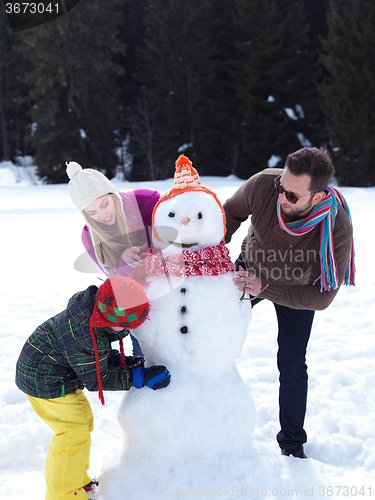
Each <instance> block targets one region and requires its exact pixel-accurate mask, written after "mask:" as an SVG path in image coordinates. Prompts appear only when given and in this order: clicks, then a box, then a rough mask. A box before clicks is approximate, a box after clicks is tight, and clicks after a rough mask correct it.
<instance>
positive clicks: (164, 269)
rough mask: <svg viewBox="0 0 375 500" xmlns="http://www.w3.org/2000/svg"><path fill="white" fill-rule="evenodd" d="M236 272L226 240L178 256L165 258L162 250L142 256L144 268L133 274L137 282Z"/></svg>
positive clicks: (157, 249) (154, 250) (158, 249)
mask: <svg viewBox="0 0 375 500" xmlns="http://www.w3.org/2000/svg"><path fill="white" fill-rule="evenodd" d="M229 271H234V264H233V263H232V261H231V260H230V257H229V250H228V249H227V247H226V246H225V243H224V240H222V241H221V243H220V244H219V245H213V246H209V247H205V248H202V249H200V250H196V251H190V250H183V251H182V252H179V253H178V254H174V255H170V256H169V257H163V256H162V253H161V250H160V248H154V249H152V251H151V252H144V253H143V254H142V268H141V269H138V270H137V271H136V272H134V273H132V277H133V278H134V279H136V280H137V281H142V277H144V276H145V275H148V276H157V275H158V274H169V275H170V276H181V277H190V276H217V275H219V274H226V273H228V272H229Z"/></svg>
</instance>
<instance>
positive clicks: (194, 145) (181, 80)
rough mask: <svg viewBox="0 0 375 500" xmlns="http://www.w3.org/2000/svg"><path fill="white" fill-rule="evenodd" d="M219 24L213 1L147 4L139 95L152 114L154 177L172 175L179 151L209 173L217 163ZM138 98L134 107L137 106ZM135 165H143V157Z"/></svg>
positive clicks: (173, 0) (168, 0)
mask: <svg viewBox="0 0 375 500" xmlns="http://www.w3.org/2000/svg"><path fill="white" fill-rule="evenodd" d="M217 23H218V21H217V12H215V1H214V0H203V1H202V0H188V1H187V0H155V1H152V2H150V1H146V2H145V26H146V33H145V40H144V47H143V48H142V50H141V51H140V55H139V61H140V69H139V82H140V92H139V99H142V98H144V97H146V99H147V102H148V109H152V113H153V129H152V142H153V144H154V145H155V147H154V149H153V155H154V161H153V164H154V175H155V176H156V178H163V177H167V176H171V175H173V172H174V163H175V161H176V159H177V157H178V155H179V154H180V153H181V152H183V153H184V154H187V155H188V156H191V157H192V158H191V159H192V160H193V161H194V162H195V163H196V164H197V165H198V164H199V169H200V173H201V174H206V173H208V172H209V169H210V168H212V165H214V164H215V151H214V145H215V143H216V144H217V143H218V141H217V140H215V139H216V137H215V132H216V131H215V129H214V127H213V121H214V119H213V116H212V115H213V114H214V113H215V106H216V104H217V103H216V102H215V100H214V97H215V95H216V94H215V85H217V84H218V82H217V81H216V76H217V60H218V54H217V48H216V45H215V43H214V41H213V36H212V34H213V33H214V32H215V29H216V26H217ZM139 99H138V102H135V103H134V110H136V108H138V109H139ZM143 115H144V113H143ZM144 117H145V115H144ZM217 125H218V123H216V126H217ZM144 128H145V129H146V123H145V120H144ZM133 138H134V135H133ZM133 146H134V142H133ZM145 163H147V162H145V161H144V162H143V165H145ZM135 164H136V165H138V168H139V167H141V164H142V160H141V158H140V157H139V156H138V157H136V158H135ZM146 169H147V166H145V167H144V170H146ZM139 172H142V168H139Z"/></svg>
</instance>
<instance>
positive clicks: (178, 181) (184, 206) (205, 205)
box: [152, 155, 226, 255]
mask: <svg viewBox="0 0 375 500" xmlns="http://www.w3.org/2000/svg"><path fill="white" fill-rule="evenodd" d="M152 225H153V234H154V245H155V246H161V247H162V248H163V249H164V255H167V254H169V255H171V254H174V253H178V252H181V250H192V251H194V250H199V249H201V248H205V247H207V246H212V245H218V244H219V243H220V242H221V240H222V239H223V238H224V235H225V229H226V227H225V214H224V209H223V207H222V205H221V203H220V201H219V200H218V198H217V196H216V195H215V193H214V192H212V191H211V190H210V189H208V188H206V187H204V186H202V184H201V181H200V179H199V175H198V172H197V171H196V170H195V168H194V167H193V165H192V163H191V161H190V160H189V158H187V157H186V156H183V155H181V156H180V157H179V158H178V160H177V161H176V172H175V175H174V179H173V187H172V189H171V190H170V191H167V193H165V195H164V196H162V197H161V198H160V200H159V201H158V203H157V204H156V206H155V208H154V213H153V216H152ZM167 247H168V248H167Z"/></svg>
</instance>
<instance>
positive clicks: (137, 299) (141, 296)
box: [90, 276, 150, 404]
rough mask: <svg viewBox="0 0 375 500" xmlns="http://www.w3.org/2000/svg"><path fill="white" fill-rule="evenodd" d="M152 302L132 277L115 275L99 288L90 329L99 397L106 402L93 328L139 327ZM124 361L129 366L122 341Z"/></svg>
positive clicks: (122, 358)
mask: <svg viewBox="0 0 375 500" xmlns="http://www.w3.org/2000/svg"><path fill="white" fill-rule="evenodd" d="M149 311H150V304H149V302H148V299H147V295H146V294H145V292H144V290H143V288H142V286H141V285H140V284H139V283H137V282H136V281H135V280H133V279H132V278H127V277H126V278H125V277H123V276H115V277H114V278H109V279H107V280H106V281H105V282H104V283H103V284H102V285H101V286H100V287H99V289H98V291H97V293H96V297H95V305H94V309H93V312H92V314H91V318H90V333H91V338H92V341H93V344H94V350H95V360H96V373H97V378H98V389H99V399H100V401H101V402H102V404H104V395H103V386H102V381H101V376H100V364H99V355H98V347H97V344H96V339H95V335H94V330H93V328H103V327H122V328H128V329H132V328H137V327H138V326H139V325H141V324H142V323H143V322H144V321H145V320H146V319H147V317H148V313H149ZM120 350H121V365H122V366H126V363H125V355H124V350H123V346H122V340H121V341H120Z"/></svg>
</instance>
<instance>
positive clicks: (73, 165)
mask: <svg viewBox="0 0 375 500" xmlns="http://www.w3.org/2000/svg"><path fill="white" fill-rule="evenodd" d="M65 165H66V173H67V174H68V177H69V179H73V177H74V176H75V175H77V174H78V172H80V171H81V170H82V167H81V165H80V164H79V163H77V162H76V161H70V162H65Z"/></svg>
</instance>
